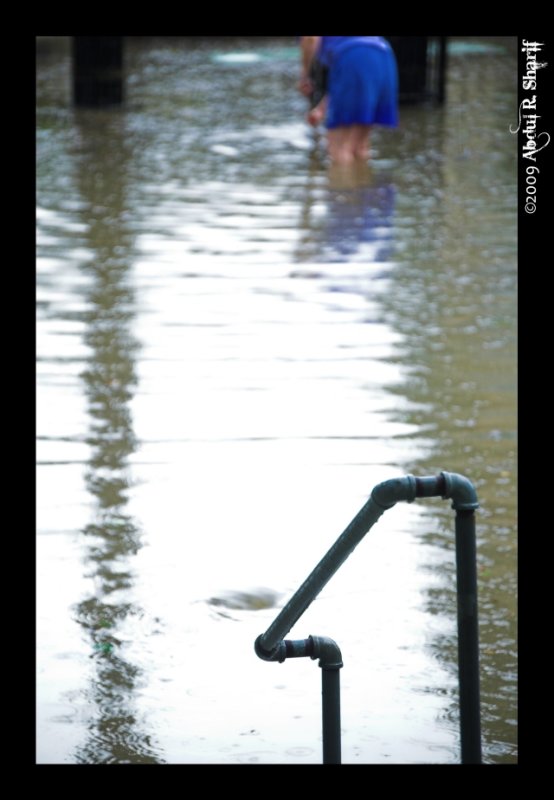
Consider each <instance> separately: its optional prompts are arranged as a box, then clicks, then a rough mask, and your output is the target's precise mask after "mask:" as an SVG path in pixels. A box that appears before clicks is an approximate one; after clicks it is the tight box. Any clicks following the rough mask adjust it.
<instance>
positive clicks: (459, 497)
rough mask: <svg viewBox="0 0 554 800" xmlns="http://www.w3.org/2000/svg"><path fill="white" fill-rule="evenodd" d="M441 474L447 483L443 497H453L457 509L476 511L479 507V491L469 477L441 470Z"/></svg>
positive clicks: (445, 498) (454, 506) (454, 507)
mask: <svg viewBox="0 0 554 800" xmlns="http://www.w3.org/2000/svg"><path fill="white" fill-rule="evenodd" d="M441 475H442V477H443V478H444V484H445V492H444V494H443V496H442V499H443V500H448V499H451V500H452V508H453V509H454V510H455V511H475V509H476V508H479V501H478V499H477V492H476V491H475V487H474V486H473V484H472V483H471V481H470V480H469V479H468V478H466V477H464V476H463V475H458V474H457V473H455V472H441Z"/></svg>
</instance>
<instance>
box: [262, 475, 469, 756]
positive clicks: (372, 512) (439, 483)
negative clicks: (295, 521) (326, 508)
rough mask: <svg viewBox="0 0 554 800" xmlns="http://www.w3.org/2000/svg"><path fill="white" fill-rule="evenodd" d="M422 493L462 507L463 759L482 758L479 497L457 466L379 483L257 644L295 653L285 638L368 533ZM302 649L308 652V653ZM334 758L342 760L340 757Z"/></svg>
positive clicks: (274, 657) (267, 652) (276, 653)
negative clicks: (434, 473)
mask: <svg viewBox="0 0 554 800" xmlns="http://www.w3.org/2000/svg"><path fill="white" fill-rule="evenodd" d="M417 497H442V498H443V499H444V500H446V499H451V500H452V508H453V509H454V510H455V511H456V583H457V604H458V672H459V684H460V731H461V741H462V748H461V749H462V763H464V764H470V763H480V762H481V723H480V699H479V635H478V622H477V568H476V543H475V515H474V512H475V510H476V509H477V508H478V507H479V503H478V500H477V494H476V492H475V489H474V487H473V484H472V483H471V482H470V481H469V480H468V479H467V478H465V477H464V476H463V475H458V474H456V473H452V472H441V473H440V474H439V475H438V476H436V477H424V478H415V477H413V476H412V475H408V476H406V477H404V478H393V479H392V480H387V481H383V483H380V484H378V485H377V486H376V487H375V488H374V489H373V491H372V493H371V496H370V498H369V500H368V501H367V503H366V504H365V505H364V506H363V508H361V509H360V511H359V512H358V514H357V515H356V516H355V517H354V519H353V520H352V522H351V523H350V524H349V525H348V526H347V528H346V529H345V530H344V531H343V533H342V534H341V535H340V536H339V538H338V539H337V541H336V542H335V544H334V545H333V546H332V547H331V548H330V549H329V550H328V551H327V553H326V554H325V555H324V556H323V558H322V559H321V561H320V562H319V563H318V564H317V566H316V567H315V568H314V569H313V570H312V572H311V573H310V575H308V577H307V578H306V580H305V581H304V583H303V584H302V585H301V586H300V588H299V589H298V590H297V591H296V592H295V593H294V595H293V596H292V597H291V599H290V600H289V601H288V603H286V605H285V606H284V607H283V609H282V610H281V612H280V613H279V614H278V615H277V617H276V618H275V620H274V621H273V622H272V623H271V625H270V626H269V628H268V629H267V630H266V631H265V633H263V634H261V635H260V636H258V638H257V639H256V642H255V650H256V653H257V655H258V656H259V657H260V658H262V659H264V660H266V661H283V660H284V659H285V658H286V657H287V655H289V654H288V653H287V652H286V650H287V646H288V647H289V650H291V653H290V654H292V651H293V650H294V647H293V645H295V643H291V642H288V641H287V642H285V641H284V637H285V636H286V635H287V633H288V632H289V631H290V630H291V628H292V627H293V625H294V624H295V623H296V622H297V621H298V620H299V619H300V617H301V616H302V614H303V613H304V612H305V611H306V609H307V608H308V606H309V605H310V604H311V603H312V602H313V600H315V598H316V597H317V595H318V594H319V593H320V592H321V590H322V589H323V587H324V586H325V585H326V584H327V583H328V581H329V580H330V579H331V578H332V576H333V575H334V574H335V572H336V571H337V570H338V569H339V567H340V566H341V565H342V564H343V563H344V562H345V561H346V559H347V558H348V556H349V555H350V554H351V553H352V551H353V550H354V549H355V547H356V546H357V545H358V544H359V543H360V541H361V540H362V539H363V537H364V536H365V534H366V533H367V532H368V531H369V530H370V528H371V527H372V526H373V525H374V524H375V523H376V522H377V520H378V519H379V517H380V516H381V514H383V512H385V511H386V510H387V509H389V508H392V507H393V506H394V505H395V504H396V503H397V502H399V501H401V500H403V501H406V502H408V503H411V502H412V501H413V500H415V499H416V498H417ZM311 638H312V637H311ZM305 641H308V640H305ZM329 641H332V640H329ZM297 644H298V643H296V645H297ZM339 652H340V651H339ZM302 654H303V655H308V653H302ZM312 657H314V656H312ZM341 666H342V661H341ZM324 672H325V669H324ZM337 685H338V684H337ZM324 702H325V700H324ZM339 708H340V706H339ZM339 752H340V749H339ZM329 763H331V762H329ZM333 763H340V761H339V762H336V761H335V762H333Z"/></svg>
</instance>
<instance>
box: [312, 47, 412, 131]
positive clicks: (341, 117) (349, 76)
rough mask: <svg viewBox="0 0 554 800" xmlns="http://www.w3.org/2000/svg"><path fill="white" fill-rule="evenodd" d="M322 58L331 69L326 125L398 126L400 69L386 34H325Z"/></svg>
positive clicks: (319, 56)
mask: <svg viewBox="0 0 554 800" xmlns="http://www.w3.org/2000/svg"><path fill="white" fill-rule="evenodd" d="M318 58H319V59H320V61H321V63H322V64H324V65H325V66H326V67H327V68H328V70H329V77H328V87H327V92H328V107H327V119H326V121H325V125H326V127H327V128H338V127H341V126H344V125H374V124H378V125H387V126H389V127H393V128H394V127H396V126H397V125H398V71H397V66H396V58H395V56H394V52H393V50H392V48H391V46H390V44H389V43H388V42H387V41H386V39H384V38H383V37H382V36H322V37H321V43H320V47H319V51H318Z"/></svg>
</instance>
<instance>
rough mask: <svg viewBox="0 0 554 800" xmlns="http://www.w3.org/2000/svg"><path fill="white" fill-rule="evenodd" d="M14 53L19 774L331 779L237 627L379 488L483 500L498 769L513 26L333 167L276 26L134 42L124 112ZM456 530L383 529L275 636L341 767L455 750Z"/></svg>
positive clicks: (291, 692)
mask: <svg viewBox="0 0 554 800" xmlns="http://www.w3.org/2000/svg"><path fill="white" fill-rule="evenodd" d="M39 44H40V48H39V50H38V57H37V438H38V444H37V473H36V474H37V527H38V535H37V660H36V665H37V694H36V696H37V706H36V708H37V726H36V735H37V745H36V748H37V749H36V758H37V762H38V763H59V764H77V763H90V764H101V763H137V764H138V763H151V764H187V763H191V764H192V763H208V764H216V763H257V764H265V763H285V764H295V763H316V764H317V763H321V707H320V692H321V686H320V671H319V668H318V666H317V662H312V661H310V660H308V659H294V660H290V661H286V662H284V663H283V664H273V663H266V662H263V661H260V660H259V659H258V658H257V657H256V655H255V653H254V640H255V638H256V637H257V636H258V635H259V634H260V633H262V632H263V631H264V630H265V629H266V628H267V627H268V625H269V624H270V622H271V621H272V620H273V619H274V617H275V616H276V614H277V613H278V610H279V608H280V607H282V604H283V603H284V602H285V601H286V600H287V599H288V597H289V596H290V595H291V594H292V592H294V591H295V590H296V588H297V587H298V586H299V585H300V583H301V582H302V581H303V580H304V578H305V577H306V576H307V574H308V573H309V572H310V571H311V570H312V568H313V567H314V566H315V564H316V563H317V562H318V561H319V560H320V558H321V557H322V556H323V554H324V553H325V552H326V551H327V549H328V548H329V547H330V546H331V544H332V543H333V542H334V541H335V539H336V538H337V537H338V536H339V534H340V533H341V532H342V531H343V530H344V528H345V527H346V525H347V524H348V522H349V521H350V519H351V518H352V517H353V516H354V515H355V514H356V513H357V512H358V510H359V509H360V508H361V506H362V505H363V504H364V503H365V502H366V500H367V497H368V496H369V494H370V492H371V490H372V488H373V487H374V486H375V485H376V484H377V483H379V482H381V481H383V480H386V479H388V478H391V477H399V476H403V475H406V474H414V475H435V474H438V472H440V471H441V470H447V471H450V472H459V473H462V474H464V475H466V476H467V477H469V478H470V480H472V482H473V483H474V485H475V486H476V488H477V492H478V495H479V499H480V503H481V508H480V509H479V511H478V512H477V515H476V518H477V536H478V575H479V614H480V646H481V681H482V687H481V688H482V725H483V752H484V759H485V761H486V762H488V763H515V762H516V761H517V697H516V695H517V684H516V680H517V661H516V658H517V656H516V653H517V646H516V586H517V583H516V547H517V544H516V510H517V509H516V485H517V484H516V455H517V454H516V448H517V442H516V266H517V257H516V253H517V239H516V200H517V197H516V185H517V183H516V141H515V137H514V136H512V135H511V134H510V133H509V126H510V124H513V123H514V120H515V113H514V109H516V107H517V76H516V63H517V53H516V41H515V39H510V38H493V39H491V38H487V39H463V40H453V41H451V45H450V60H449V70H448V81H447V94H448V97H447V103H446V104H445V105H444V107H442V108H434V107H402V109H401V111H402V115H401V117H402V119H401V128H400V129H399V130H398V131H394V132H391V131H386V130H382V131H377V132H376V133H375V135H374V139H373V145H372V152H373V159H372V164H371V167H370V168H369V169H368V170H358V171H357V172H356V173H355V174H340V173H339V174H337V173H336V172H334V171H330V170H329V168H328V166H327V164H326V159H325V153H324V148H323V141H322V139H321V137H320V136H318V135H314V134H313V132H312V131H311V130H310V129H308V127H307V126H306V125H305V124H304V122H303V113H304V101H303V98H302V97H301V96H300V95H298V94H297V92H296V89H295V82H296V77H297V52H296V47H295V42H294V40H289V39H286V40H283V39H277V40H267V39H261V38H260V39H258V40H247V39H243V40H232V39H227V40H214V41H213V42H202V41H200V40H195V41H194V40H186V39H179V38H175V39H164V38H157V39H156V38H143V39H137V38H130V39H128V40H127V42H126V52H125V57H126V69H127V73H126V93H127V101H126V104H125V107H124V108H123V109H115V110H97V111H94V110H80V111H75V110H74V109H72V108H71V104H70V83H69V81H70V58H69V47H68V40H67V39H66V38H64V37H53V38H50V39H48V40H47V41H44V42H42V41H41V42H40V43H39ZM453 540H454V517H453V512H452V510H451V509H450V507H449V503H447V502H445V501H442V500H441V499H440V498H437V499H432V500H426V501H417V502H416V503H413V504H410V505H408V504H402V503H401V504H398V505H397V506H396V507H394V508H393V509H391V510H390V511H388V512H387V513H386V514H384V515H383V516H382V517H381V519H380V520H379V522H378V523H377V524H376V525H375V526H374V528H372V530H371V531H370V532H369V533H368V534H367V536H366V537H365V538H364V540H363V542H362V543H361V544H360V545H359V546H358V548H357V549H356V551H355V553H353V554H352V555H351V556H350V558H349V559H348V560H347V562H346V563H345V564H344V565H343V566H342V567H341V569H340V571H339V572H338V573H337V574H336V575H335V576H334V577H333V579H332V580H331V581H330V582H329V584H328V585H327V587H325V589H324V590H323V592H322V593H321V595H320V596H319V597H318V598H317V600H316V601H315V602H314V603H313V604H312V606H310V608H309V609H308V611H307V612H306V614H305V615H304V616H303V617H302V618H301V619H300V620H299V622H298V623H297V624H296V625H295V627H294V628H293V630H292V631H291V634H290V636H291V638H297V639H299V638H305V637H306V636H308V635H310V634H313V635H320V636H329V637H331V638H333V639H335V640H336V641H337V642H338V644H339V646H340V648H341V651H342V655H343V660H344V668H343V669H342V671H341V705H342V748H343V762H344V763H368V764H369V763H400V764H415V763H428V764H450V763H452V764H454V763H458V762H459V759H460V755H459V750H460V742H459V721H458V702H457V696H458V688H457V653H456V599H455V565H454V549H453Z"/></svg>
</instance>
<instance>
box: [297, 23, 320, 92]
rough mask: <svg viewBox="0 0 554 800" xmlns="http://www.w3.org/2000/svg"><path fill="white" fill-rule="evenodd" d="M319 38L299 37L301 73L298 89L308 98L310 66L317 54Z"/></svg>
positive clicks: (311, 89)
mask: <svg viewBox="0 0 554 800" xmlns="http://www.w3.org/2000/svg"><path fill="white" fill-rule="evenodd" d="M320 39H321V36H301V37H300V51H301V71H300V80H299V82H298V88H299V89H300V91H301V92H302V94H303V95H306V97H308V96H309V95H310V94H311V93H312V91H313V86H312V81H311V78H310V66H311V63H312V61H313V59H314V57H315V54H316V53H317V49H318V47H319V40H320Z"/></svg>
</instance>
